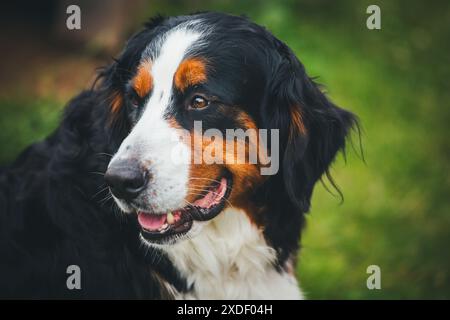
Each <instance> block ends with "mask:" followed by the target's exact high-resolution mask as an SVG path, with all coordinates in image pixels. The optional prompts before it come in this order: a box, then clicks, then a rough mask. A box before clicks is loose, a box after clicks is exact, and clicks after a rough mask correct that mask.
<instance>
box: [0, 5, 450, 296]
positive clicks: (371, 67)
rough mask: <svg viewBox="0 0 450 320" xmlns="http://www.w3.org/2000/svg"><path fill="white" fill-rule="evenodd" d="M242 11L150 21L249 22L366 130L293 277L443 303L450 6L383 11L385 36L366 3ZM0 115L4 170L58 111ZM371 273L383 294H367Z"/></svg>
mask: <svg viewBox="0 0 450 320" xmlns="http://www.w3.org/2000/svg"><path fill="white" fill-rule="evenodd" d="M237 3H238V2H231V1H225V0H222V1H215V2H208V3H206V4H205V3H202V2H198V1H190V2H189V4H188V5H187V4H183V3H181V2H180V1H174V2H173V3H172V4H168V3H166V2H162V1H157V2H155V3H153V5H152V6H151V7H149V8H148V12H146V13H148V14H154V13H156V12H162V13H166V14H180V13H187V12H190V11H196V10H206V9H216V10H222V11H227V12H232V13H246V14H247V15H248V16H250V17H251V18H252V19H253V20H255V21H256V22H258V23H261V24H263V25H265V26H267V27H268V28H269V29H270V30H272V31H273V33H274V34H275V35H276V36H278V37H279V38H281V39H282V40H284V41H285V42H286V43H287V44H289V46H291V47H292V48H293V50H294V51H295V52H296V53H297V54H298V56H299V58H300V59H301V61H302V62H303V63H304V64H305V66H306V67H307V70H308V72H309V74H310V75H311V76H320V78H319V82H321V83H323V84H325V85H326V87H327V88H328V89H327V91H328V94H329V96H330V97H331V98H332V100H333V101H335V102H336V103H337V104H338V105H340V106H343V107H345V108H347V109H349V110H351V111H353V112H354V113H356V114H357V115H358V116H359V118H360V120H361V125H362V128H363V130H364V133H363V136H362V141H363V145H364V153H365V159H366V162H365V163H364V162H363V161H361V159H360V157H358V155H357V152H355V151H354V150H353V149H352V148H351V147H349V148H348V154H347V162H346V163H345V162H344V161H343V158H342V157H338V159H337V161H336V163H335V165H334V168H333V170H332V173H333V176H334V177H335V180H336V181H337V183H338V184H339V186H340V188H341V190H342V192H343V193H344V197H345V201H344V202H343V203H342V204H340V201H339V199H338V198H336V197H334V196H332V195H331V194H330V193H328V192H327V191H326V190H325V189H324V187H323V186H322V185H320V184H319V185H317V187H316V190H315V192H314V195H313V200H312V209H311V213H310V214H309V215H308V225H307V228H306V230H305V232H304V236H303V239H302V246H303V249H302V251H301V255H300V261H299V264H298V270H297V271H298V277H299V279H300V282H301V284H302V287H303V288H304V290H305V292H306V295H307V297H309V298H317V299H327V298H337V299H357V298H367V299H383V298H384V299H386V298H389V299H390V298H392V299H401V298H450V272H449V270H450V265H449V264H450V253H449V252H450V251H449V250H448V247H447V246H448V244H449V243H450V235H449V227H450V203H449V194H450V193H449V190H450V188H449V186H450V175H449V169H450V168H449V167H450V164H449V163H450V161H449V160H450V151H449V150H450V139H449V132H448V123H449V119H450V117H449V116H450V109H449V107H448V101H450V94H449V91H448V88H447V87H448V84H447V83H448V79H449V78H450V77H449V76H450V72H449V70H450V68H449V64H448V58H447V55H448V51H449V50H448V49H449V45H448V44H447V43H446V42H445V39H448V38H450V37H449V35H450V34H449V33H450V31H449V29H448V25H447V21H448V19H449V18H450V16H449V15H450V10H448V9H449V5H447V4H446V3H445V2H441V3H439V2H434V3H433V4H431V3H429V4H425V3H422V4H420V3H415V4H411V3H410V2H407V1H401V2H396V3H395V4H394V3H393V2H392V1H378V4H379V5H380V7H381V9H382V30H380V31H369V30H367V29H366V28H365V19H366V17H367V16H366V14H365V8H366V7H367V5H368V4H371V2H370V1H344V2H339V3H338V4H337V3H334V2H323V1H319V2H317V5H315V4H314V2H312V1H306V2H304V3H297V2H295V1H286V2H278V3H273V2H271V3H269V2H268V1H253V2H245V3H239V4H237ZM447 42H448V41H447ZM0 106H1V110H2V115H3V117H2V119H1V120H0V125H1V128H2V133H1V135H0V143H1V144H2V146H3V148H2V149H3V151H2V154H1V157H0V161H2V162H4V161H7V160H10V159H12V158H13V157H14V156H15V155H16V154H17V152H18V151H19V150H20V149H21V148H22V147H23V146H24V145H26V144H28V143H29V142H31V141H32V140H35V139H38V138H40V137H42V136H44V135H45V134H46V133H49V132H50V131H51V130H52V129H53V128H54V126H55V125H56V119H57V115H58V113H59V108H56V107H55V102H52V101H38V102H32V103H31V104H29V105H28V106H27V107H26V108H25V107H22V104H20V103H11V102H2V101H0ZM354 141H355V144H356V146H357V143H358V141H357V138H355V139H354ZM371 264H376V265H379V266H380V267H381V272H382V290H374V291H371V290H368V289H367V288H366V278H367V276H368V275H367V274H366V268H367V266H369V265H371Z"/></svg>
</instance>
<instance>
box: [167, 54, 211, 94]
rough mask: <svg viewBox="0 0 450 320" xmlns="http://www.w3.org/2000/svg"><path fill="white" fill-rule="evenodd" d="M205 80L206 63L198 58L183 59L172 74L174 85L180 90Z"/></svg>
mask: <svg viewBox="0 0 450 320" xmlns="http://www.w3.org/2000/svg"><path fill="white" fill-rule="evenodd" d="M205 81H206V63H205V60H203V59H200V58H190V59H186V60H184V61H183V62H182V63H181V64H180V66H179V67H178V70H177V72H176V73H175V76H174V82H175V86H176V87H177V88H178V90H180V91H184V90H186V88H187V87H189V86H193V85H196V84H199V83H203V82H205Z"/></svg>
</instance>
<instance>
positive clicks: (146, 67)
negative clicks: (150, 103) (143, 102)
mask: <svg viewBox="0 0 450 320" xmlns="http://www.w3.org/2000/svg"><path fill="white" fill-rule="evenodd" d="M151 67H152V62H151V61H150V60H145V61H143V62H142V63H141V64H140V65H139V67H138V71H137V73H136V75H135V76H134V78H133V81H132V85H133V88H134V90H135V91H136V93H137V94H138V96H139V97H141V98H143V97H145V96H146V95H147V94H148V93H149V92H150V90H152V88H153V77H152V75H151V73H150V69H151Z"/></svg>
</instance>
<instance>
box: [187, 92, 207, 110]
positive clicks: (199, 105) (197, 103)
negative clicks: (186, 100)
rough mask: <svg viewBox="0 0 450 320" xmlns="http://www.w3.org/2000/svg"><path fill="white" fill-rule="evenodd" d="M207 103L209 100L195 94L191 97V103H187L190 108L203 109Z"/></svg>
mask: <svg viewBox="0 0 450 320" xmlns="http://www.w3.org/2000/svg"><path fill="white" fill-rule="evenodd" d="M208 105H209V101H208V100H206V99H205V98H204V97H202V96H199V95H196V96H194V97H193V98H192V100H191V103H190V104H189V108H190V109H204V108H206V107H207V106H208Z"/></svg>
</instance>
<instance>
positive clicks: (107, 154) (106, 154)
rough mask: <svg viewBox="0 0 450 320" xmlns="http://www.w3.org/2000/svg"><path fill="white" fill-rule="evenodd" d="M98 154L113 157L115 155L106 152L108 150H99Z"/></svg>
mask: <svg viewBox="0 0 450 320" xmlns="http://www.w3.org/2000/svg"><path fill="white" fill-rule="evenodd" d="M96 155H97V156H108V157H113V156H114V155H112V154H110V153H106V152H99V153H96Z"/></svg>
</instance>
